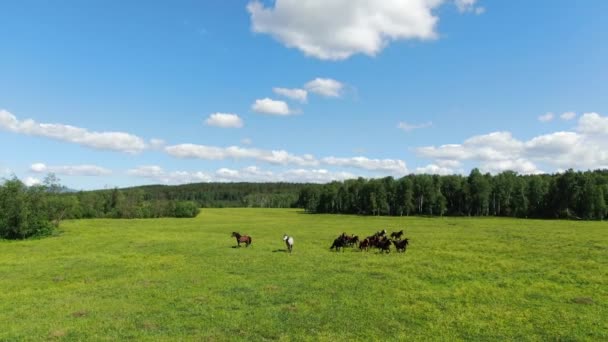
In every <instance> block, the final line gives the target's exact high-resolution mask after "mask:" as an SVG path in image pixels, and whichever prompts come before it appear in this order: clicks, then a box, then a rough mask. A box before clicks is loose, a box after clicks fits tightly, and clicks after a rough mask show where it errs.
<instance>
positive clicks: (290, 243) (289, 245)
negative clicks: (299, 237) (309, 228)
mask: <svg viewBox="0 0 608 342" xmlns="http://www.w3.org/2000/svg"><path fill="white" fill-rule="evenodd" d="M283 241H285V245H287V250H288V251H289V253H291V250H292V249H293V236H288V235H287V234H285V235H284V236H283Z"/></svg>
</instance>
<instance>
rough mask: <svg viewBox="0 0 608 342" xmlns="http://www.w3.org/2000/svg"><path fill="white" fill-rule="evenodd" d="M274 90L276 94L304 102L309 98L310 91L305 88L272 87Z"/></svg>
mask: <svg viewBox="0 0 608 342" xmlns="http://www.w3.org/2000/svg"><path fill="white" fill-rule="evenodd" d="M272 91H274V92H275V94H278V95H282V96H285V97H288V98H290V99H292V100H296V101H300V102H302V103H306V101H307V100H308V92H307V91H306V90H304V89H298V88H295V89H288V88H272Z"/></svg>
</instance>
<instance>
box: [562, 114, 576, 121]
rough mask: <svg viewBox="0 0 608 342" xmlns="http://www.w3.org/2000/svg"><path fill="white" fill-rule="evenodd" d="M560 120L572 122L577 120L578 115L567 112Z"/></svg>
mask: <svg viewBox="0 0 608 342" xmlns="http://www.w3.org/2000/svg"><path fill="white" fill-rule="evenodd" d="M559 117H560V118H562V120H566V121H568V120H572V119H574V118H576V113H575V112H565V113H563V114H562V115H560V116H559Z"/></svg>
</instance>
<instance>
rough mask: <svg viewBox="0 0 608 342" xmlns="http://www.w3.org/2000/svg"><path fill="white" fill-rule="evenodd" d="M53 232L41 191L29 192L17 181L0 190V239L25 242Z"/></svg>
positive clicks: (2, 186) (4, 185) (36, 188)
mask: <svg viewBox="0 0 608 342" xmlns="http://www.w3.org/2000/svg"><path fill="white" fill-rule="evenodd" d="M52 231H53V225H52V224H51V222H50V221H49V216H48V208H47V203H46V192H45V189H44V188H43V187H40V186H35V187H30V188H28V187H26V186H25V185H24V184H23V183H22V182H21V181H19V180H18V179H16V178H15V179H11V180H7V181H5V182H4V184H2V185H1V186H0V238H5V239H25V238H28V237H31V236H41V235H47V234H50V233H51V232H52Z"/></svg>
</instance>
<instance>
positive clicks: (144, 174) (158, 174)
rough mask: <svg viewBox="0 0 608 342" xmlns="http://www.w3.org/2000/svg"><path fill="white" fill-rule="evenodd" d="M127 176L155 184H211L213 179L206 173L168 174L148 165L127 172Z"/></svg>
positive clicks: (177, 172) (158, 167) (183, 172)
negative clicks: (147, 180) (148, 180)
mask: <svg viewBox="0 0 608 342" xmlns="http://www.w3.org/2000/svg"><path fill="white" fill-rule="evenodd" d="M127 174H128V175H130V176H134V177H140V178H146V179H150V180H152V181H154V182H160V183H163V184H187V183H202V182H211V181H212V180H213V177H212V176H211V175H210V174H208V173H206V172H200V171H198V172H187V171H173V172H167V171H165V170H163V168H161V167H160V166H156V165H148V166H140V167H138V168H135V169H131V170H128V171H127Z"/></svg>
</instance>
